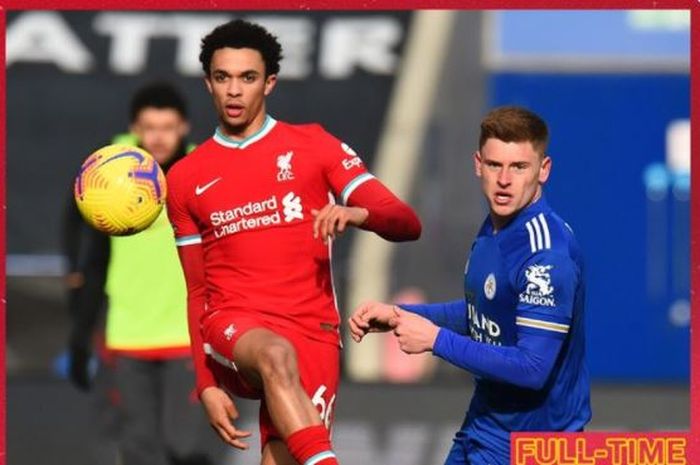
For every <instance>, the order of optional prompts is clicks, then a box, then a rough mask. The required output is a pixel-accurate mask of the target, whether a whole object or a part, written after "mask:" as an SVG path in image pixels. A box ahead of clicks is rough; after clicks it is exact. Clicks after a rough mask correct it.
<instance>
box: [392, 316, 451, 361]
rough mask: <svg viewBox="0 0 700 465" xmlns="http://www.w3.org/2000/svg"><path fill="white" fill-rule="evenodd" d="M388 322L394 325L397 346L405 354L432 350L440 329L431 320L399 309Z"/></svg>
mask: <svg viewBox="0 0 700 465" xmlns="http://www.w3.org/2000/svg"><path fill="white" fill-rule="evenodd" d="M389 324H390V325H391V326H393V327H394V335H395V336H396V338H397V339H398V341H399V347H400V348H401V350H402V351H404V352H405V353H407V354H420V353H421V352H428V351H432V350H433V347H434V346H435V340H436V339H437V336H438V332H439V331H440V328H439V327H437V326H435V325H434V324H433V322H432V321H430V320H428V319H426V318H423V317H422V316H420V315H416V314H415V313H411V312H407V311H405V310H399V311H398V312H397V316H395V317H394V318H392V319H391V321H390V322H389Z"/></svg>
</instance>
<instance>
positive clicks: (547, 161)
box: [537, 155, 552, 184]
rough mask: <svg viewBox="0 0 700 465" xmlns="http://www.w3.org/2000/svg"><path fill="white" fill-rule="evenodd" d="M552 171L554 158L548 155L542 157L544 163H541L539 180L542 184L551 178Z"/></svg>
mask: <svg viewBox="0 0 700 465" xmlns="http://www.w3.org/2000/svg"><path fill="white" fill-rule="evenodd" d="M551 171H552V159H551V158H549V157H548V156H547V155H545V156H544V158H543V159H542V164H541V165H540V172H539V173H538V176H537V180H538V181H539V182H540V184H544V183H545V182H547V179H549V173H550V172H551Z"/></svg>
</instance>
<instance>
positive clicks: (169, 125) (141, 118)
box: [130, 107, 190, 165]
mask: <svg viewBox="0 0 700 465" xmlns="http://www.w3.org/2000/svg"><path fill="white" fill-rule="evenodd" d="M130 129H131V132H132V133H133V134H135V135H136V137H137V138H138V139H139V142H140V144H141V147H143V148H144V149H146V151H147V152H149V153H150V154H151V155H153V158H155V159H156V161H157V162H158V164H160V165H163V164H165V163H167V162H168V161H170V160H171V159H172V158H173V157H174V156H175V155H176V154H177V149H178V148H179V147H180V144H181V142H182V139H183V138H184V137H185V136H186V135H187V133H188V132H189V130H190V127H189V124H187V121H185V120H184V119H183V117H182V115H180V113H179V112H178V111H177V110H175V109H173V108H154V107H146V108H144V109H143V110H141V111H140V112H139V113H138V115H137V116H136V119H135V120H134V122H133V123H132V124H131V128H130Z"/></svg>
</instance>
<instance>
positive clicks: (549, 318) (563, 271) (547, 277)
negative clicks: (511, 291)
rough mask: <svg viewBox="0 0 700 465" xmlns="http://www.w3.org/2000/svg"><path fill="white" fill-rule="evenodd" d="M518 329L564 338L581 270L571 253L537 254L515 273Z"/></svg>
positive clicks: (550, 252) (570, 318)
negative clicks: (569, 254) (567, 254)
mask: <svg viewBox="0 0 700 465" xmlns="http://www.w3.org/2000/svg"><path fill="white" fill-rule="evenodd" d="M515 279H516V283H515V284H516V286H515V287H516V289H517V292H518V305H517V310H516V320H515V323H516V326H517V327H518V331H522V332H527V333H532V334H538V335H547V336H551V337H556V338H564V337H566V335H567V334H568V332H569V327H570V325H571V321H572V318H573V311H574V305H575V299H576V289H577V288H578V285H579V279H580V278H579V270H578V267H577V265H576V263H575V262H574V261H573V260H572V259H571V258H570V257H568V256H566V255H564V254H561V253H557V252H554V251H551V250H547V251H543V252H541V253H537V254H534V255H533V256H532V257H530V258H529V259H528V260H527V261H526V262H525V263H524V264H523V266H522V267H521V268H520V270H519V272H518V274H517V276H516V278H515Z"/></svg>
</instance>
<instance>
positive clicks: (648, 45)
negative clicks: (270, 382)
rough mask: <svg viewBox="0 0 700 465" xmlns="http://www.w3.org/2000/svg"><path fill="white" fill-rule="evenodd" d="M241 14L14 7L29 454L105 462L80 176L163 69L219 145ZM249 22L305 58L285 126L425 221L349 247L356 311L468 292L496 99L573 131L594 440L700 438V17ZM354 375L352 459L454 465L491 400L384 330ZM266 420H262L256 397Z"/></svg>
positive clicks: (11, 396)
mask: <svg viewBox="0 0 700 465" xmlns="http://www.w3.org/2000/svg"><path fill="white" fill-rule="evenodd" d="M233 16H235V15H234V14H233V13H230V14H229V13H222V12H219V13H212V12H207V13H198V12H178V13H167V12H157V13H155V12H154V13H151V12H138V13H130V12H70V13H61V12H11V13H8V16H7V71H6V72H7V115H8V120H7V176H8V179H7V200H8V209H7V252H8V257H7V275H8V277H7V299H8V303H7V343H6V349H7V375H8V381H7V398H8V417H7V439H8V463H9V464H16V465H22V464H30V463H31V464H34V463H42V464H52V463H57V464H58V463H68V462H69V463H74V464H77V465H79V464H82V463H87V462H86V461H85V460H86V454H85V452H84V451H85V448H86V447H87V446H86V444H85V443H86V439H85V438H89V433H90V425H89V424H88V422H87V408H88V407H87V405H86V402H85V399H84V397H83V396H82V395H81V394H80V393H78V392H76V391H75V390H74V389H73V388H72V387H71V386H69V384H68V383H67V382H66V381H65V380H63V379H61V378H60V376H59V375H60V373H57V372H60V370H57V369H56V361H57V360H60V355H61V352H62V351H63V349H64V345H65V341H66V337H67V312H66V309H65V307H64V305H65V304H64V295H63V288H62V284H61V274H62V272H63V269H62V266H63V265H62V258H61V256H60V243H59V231H60V215H61V211H62V209H63V206H64V203H65V201H66V197H67V195H68V189H69V187H70V183H71V179H72V177H73V175H74V173H75V171H76V169H77V167H78V165H79V163H80V162H81V161H82V159H83V158H84V157H85V156H87V154H89V153H90V152H91V151H92V150H94V149H95V148H97V147H99V146H101V145H104V142H105V141H106V140H108V139H109V137H110V136H111V135H112V134H113V133H114V132H117V131H121V130H123V129H124V128H125V126H126V124H127V105H128V98H129V96H130V94H131V92H132V91H133V90H134V89H135V88H137V87H138V86H140V85H141V84H143V83H145V82H147V81H149V80H151V79H154V78H168V79H172V80H173V81H175V82H176V84H177V85H178V86H179V88H180V89H182V91H183V92H184V93H185V95H186V96H187V98H188V102H189V104H190V110H191V119H192V123H193V134H192V140H193V141H194V142H200V141H202V140H204V139H205V138H206V137H208V136H209V135H210V134H211V132H212V131H213V127H214V126H215V124H216V122H215V119H214V115H213V111H212V109H211V106H210V105H211V104H210V100H209V97H208V95H207V94H206V92H205V89H204V86H203V84H202V82H201V77H200V74H199V73H200V72H199V69H198V64H197V62H196V55H197V52H196V50H197V46H198V40H199V38H200V37H201V35H202V34H203V33H204V32H206V31H207V30H209V29H211V27H212V26H213V25H216V24H218V23H220V22H223V21H224V20H226V19H228V18H231V17H233ZM241 16H244V17H246V18H250V19H255V20H259V21H261V22H263V23H265V24H266V25H268V26H269V27H270V28H271V29H272V30H274V31H276V32H277V33H278V34H279V35H280V38H281V39H282V42H283V45H285V51H286V55H287V59H286V61H285V62H284V63H283V65H282V67H283V70H284V71H283V75H282V78H283V79H282V81H281V82H280V84H281V85H280V86H278V88H277V90H276V92H275V93H274V95H273V97H272V98H271V99H270V106H269V109H270V112H271V113H272V114H273V115H274V116H275V117H277V118H279V119H283V120H288V121H292V122H308V121H319V122H322V123H323V124H324V125H325V126H326V127H327V128H328V129H329V130H330V131H331V132H333V133H334V134H336V135H338V136H339V137H340V138H342V139H343V140H345V141H346V142H348V143H349V144H350V145H351V146H352V147H353V148H354V149H355V150H356V151H357V152H358V153H359V154H360V155H361V156H362V157H363V159H364V160H365V162H366V163H367V164H368V165H369V166H370V167H371V169H372V170H373V171H374V172H375V174H378V175H379V177H380V178H382V179H384V180H386V182H387V183H388V184H390V185H391V186H392V187H393V188H394V189H396V190H397V191H399V192H400V193H401V194H402V195H403V196H404V198H406V199H408V200H409V201H410V202H411V203H412V204H413V205H415V206H416V208H417V209H418V211H419V213H420V215H421V218H422V219H423V222H424V234H423V237H422V239H421V241H419V242H418V243H415V244H403V245H399V246H389V247H387V246H385V245H384V244H381V243H379V242H377V241H373V240H372V239H368V237H367V236H368V235H366V234H365V235H363V234H352V233H351V234H348V235H347V236H346V237H344V238H342V239H341V240H340V241H339V242H338V244H337V245H336V248H335V255H334V258H335V277H336V285H337V289H338V293H339V298H340V302H341V303H343V307H344V310H345V311H347V310H348V309H349V308H352V305H353V304H354V303H355V302H357V300H358V299H361V298H367V297H382V298H389V297H390V296H392V295H396V294H400V295H402V296H404V297H405V296H410V297H409V298H420V296H419V295H418V294H417V293H416V292H417V291H419V294H422V295H423V297H424V298H427V299H428V300H447V299H454V298H458V297H459V296H460V294H461V272H462V270H463V267H464V260H465V252H466V251H467V250H468V247H469V244H470V243H471V240H472V239H473V236H474V234H475V232H476V229H477V228H478V226H479V224H480V223H481V221H482V220H483V215H484V213H485V210H484V206H483V203H482V199H481V197H480V194H479V191H478V186H477V184H476V182H475V181H474V178H473V174H472V168H471V159H470V156H471V153H472V151H473V150H474V148H475V146H476V138H477V134H478V122H479V120H480V118H481V116H482V115H483V114H484V112H485V111H486V109H487V108H489V107H491V106H493V105H499V104H506V103H516V104H523V105H526V106H529V107H531V108H532V109H534V110H535V111H537V112H539V113H540V114H542V115H543V116H544V117H545V119H546V120H547V121H548V122H549V123H550V127H551V131H552V143H551V146H550V153H551V155H552V157H553V159H554V171H553V176H552V179H551V180H550V182H549V183H548V186H547V189H546V193H547V195H548V199H549V201H550V203H552V204H553V206H554V207H555V208H556V209H557V210H558V211H559V212H560V213H561V215H562V216H563V217H564V218H566V219H567V220H568V222H569V223H570V224H571V225H572V227H573V228H574V230H575V231H576V233H577V235H578V237H579V240H580V242H581V243H582V246H583V248H584V250H585V252H586V258H587V265H588V270H587V277H588V280H589V281H588V283H589V286H588V308H587V312H588V313H587V331H588V333H587V337H588V361H589V366H590V369H591V373H592V376H593V378H594V386H593V393H592V395H593V397H592V400H593V409H594V418H593V422H592V423H591V429H605V430H642V431H650V430H678V429H687V428H688V424H689V415H688V372H689V366H688V365H689V356H688V351H689V337H688V336H689V328H688V324H689V304H688V298H689V276H688V275H689V239H688V234H689V208H688V198H689V185H690V179H689V163H690V151H689V123H688V120H689V114H690V104H689V93H690V83H689V68H688V65H689V63H688V62H689V58H688V57H689V15H688V13H687V12H673V11H662V12H648V11H608V12H595V11H587V12H557V11H550V12H548V11H541V12H525V11H519V12H508V11H505V12H491V13H482V12H445V11H443V12H420V13H411V12H398V13H397V12H376V13H369V12H332V11H328V12H261V13H252V12H250V13H248V12H247V13H245V14H243V15H241ZM590 30H595V31H596V34H595V37H594V38H591V36H590V35H589V34H587V33H586V31H590ZM367 279H368V280H369V281H366V280H367ZM344 367H345V373H344V374H345V383H344V384H343V386H342V388H341V392H340V399H339V403H338V406H337V424H336V428H335V437H336V442H337V445H338V452H339V455H340V457H341V459H344V461H345V463H385V464H416V465H418V464H425V465H428V464H432V463H441V458H442V456H443V454H444V452H445V451H446V449H447V444H448V443H449V441H450V437H451V432H452V431H453V430H454V429H455V428H456V426H457V425H458V424H459V422H460V421H461V414H462V412H463V409H464V408H465V407H466V405H467V403H468V400H469V393H470V389H471V386H470V383H471V381H470V378H469V377H468V376H467V375H465V374H463V373H460V372H458V371H457V370H455V369H451V368H450V367H448V366H446V365H445V364H443V363H438V364H435V363H432V361H431V360H430V359H429V358H425V357H424V358H422V359H417V360H407V359H405V358H402V357H401V356H400V354H397V353H396V349H395V346H394V345H392V343H391V340H390V339H388V338H385V339H382V338H380V337H377V338H374V339H373V340H372V341H371V342H369V343H368V344H365V343H363V345H362V346H354V345H352V344H348V345H347V350H346V351H345V364H344ZM243 410H244V411H246V412H247V415H245V417H246V419H245V420H244V423H246V422H247V423H249V426H251V427H252V423H254V421H255V418H256V415H255V413H254V409H253V407H252V406H251V405H249V404H243ZM253 429H254V428H253ZM234 455H237V456H236V457H233V456H234ZM52 460H53V461H52ZM233 461H235V463H241V464H248V463H255V460H254V454H235V453H232V454H231V456H228V457H225V458H223V459H222V462H225V463H232V462H233Z"/></svg>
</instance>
